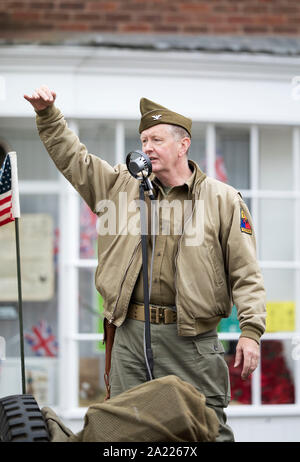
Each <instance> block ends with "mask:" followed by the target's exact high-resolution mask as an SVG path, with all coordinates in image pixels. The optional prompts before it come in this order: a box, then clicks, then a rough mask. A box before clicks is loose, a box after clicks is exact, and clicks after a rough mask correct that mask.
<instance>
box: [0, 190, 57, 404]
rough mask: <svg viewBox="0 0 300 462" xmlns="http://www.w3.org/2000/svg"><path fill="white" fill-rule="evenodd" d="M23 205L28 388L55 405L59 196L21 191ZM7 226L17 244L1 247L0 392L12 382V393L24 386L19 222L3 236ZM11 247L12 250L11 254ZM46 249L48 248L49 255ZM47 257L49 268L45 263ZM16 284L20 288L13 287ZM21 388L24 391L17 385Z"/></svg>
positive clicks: (24, 310)
mask: <svg viewBox="0 0 300 462" xmlns="http://www.w3.org/2000/svg"><path fill="white" fill-rule="evenodd" d="M20 207H21V219H20V226H19V228H20V251H21V276H22V296H23V297H22V298H23V303H22V305H23V322H24V337H25V340H24V348H25V366H26V380H27V391H28V392H29V393H30V392H31V391H33V392H34V393H33V394H34V395H35V396H36V398H37V399H38V402H39V404H40V402H42V404H46V403H47V404H48V405H49V403H51V404H54V403H55V401H56V399H57V389H56V386H57V383H58V380H57V377H56V374H57V361H58V354H59V345H58V343H57V330H58V326H57V305H58V299H57V298H58V297H57V295H58V294H57V277H58V267H57V256H58V245H59V243H58V198H57V196H50V195H49V196H48V195H34V196H33V195H32V196H31V195H21V197H20ZM48 218H51V220H48ZM25 220H26V226H25ZM30 226H31V228H30ZM30 230H31V231H30ZM7 231H8V232H9V233H10V235H11V236H12V244H11V245H10V246H8V242H9V240H8V239H7V245H6V246H1V250H0V284H1V286H2V287H5V289H3V290H2V291H1V295H0V336H2V337H4V338H5V340H6V358H7V359H6V361H5V362H3V365H1V366H2V367H1V369H0V396H3V395H5V394H6V393H7V391H8V390H7V386H8V384H10V390H9V394H12V393H14V392H20V387H21V375H20V367H21V366H20V346H19V344H20V337H19V320H18V294H17V271H16V263H15V260H14V258H15V248H14V245H15V241H14V235H15V234H14V233H15V231H14V223H9V224H8V225H5V226H4V227H1V229H0V239H1V237H3V233H6V232H7ZM46 244H47V245H46ZM9 247H10V250H12V255H10V254H8V252H9ZM44 251H45V252H46V251H47V253H46V254H44V253H43V252H44ZM3 262H5V263H3ZM47 262H48V265H49V266H48V267H46V266H45V265H47ZM49 280H50V282H49ZM13 284H15V286H13ZM13 287H15V290H12V289H13ZM45 287H46V289H45ZM11 294H12V295H11ZM18 387H19V391H18V390H14V388H18ZM30 390H31V391H30ZM44 400H45V401H44Z"/></svg>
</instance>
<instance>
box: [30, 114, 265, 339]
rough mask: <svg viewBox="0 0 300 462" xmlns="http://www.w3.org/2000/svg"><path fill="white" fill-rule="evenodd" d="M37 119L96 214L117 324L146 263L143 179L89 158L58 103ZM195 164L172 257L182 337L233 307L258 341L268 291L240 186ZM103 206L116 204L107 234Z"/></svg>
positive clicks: (106, 290) (99, 283)
mask: <svg viewBox="0 0 300 462" xmlns="http://www.w3.org/2000/svg"><path fill="white" fill-rule="evenodd" d="M36 120H37V127H38V131H39V134H40V137H41V140H42V141H43V143H44V145H45V147H46V149H47V151H48V153H49V154H50V156H51V158H52V159H53V161H54V163H55V164H56V166H57V168H58V169H59V170H60V171H61V172H62V174H63V175H64V176H65V177H66V179H67V180H68V181H70V183H71V184H72V185H73V186H74V188H75V189H76V190H77V191H78V193H79V194H80V195H81V196H82V198H83V199H84V200H85V201H86V203H87V204H88V206H89V207H90V208H91V210H92V211H94V212H95V213H97V215H98V217H99V227H98V229H99V233H100V234H101V235H99V239H98V267H97V270H96V275H95V281H96V288H97V290H98V291H99V292H100V293H101V295H102V297H103V299H104V308H105V311H104V315H105V317H106V318H107V319H108V320H109V321H110V322H113V323H114V324H115V325H116V326H120V325H121V324H122V323H123V322H124V320H125V318H126V314H127V309H128V305H129V302H130V299H131V295H132V292H133V289H134V286H135V283H136V281H137V278H138V275H139V273H140V269H141V265H142V253H141V237H140V233H139V230H138V227H137V221H138V217H139V208H138V203H139V182H138V181H137V180H136V179H135V178H133V177H132V176H131V175H130V174H129V172H128V170H127V168H126V165H124V164H119V165H116V166H115V167H112V166H110V165H109V164H108V163H107V162H106V161H104V160H102V159H100V158H99V157H97V156H94V155H92V154H89V153H88V151H87V148H86V147H85V146H84V145H83V144H81V143H80V141H79V139H78V137H77V136H76V135H75V134H74V133H73V132H72V131H71V130H70V129H69V128H68V126H67V123H66V121H65V119H64V117H63V115H62V114H61V112H60V111H59V109H58V108H56V107H55V106H52V107H49V108H48V109H46V110H44V111H41V112H39V114H38V115H37V119H36ZM193 165H194V168H196V178H195V181H194V184H193V190H192V194H191V200H190V201H189V203H188V204H187V211H186V215H185V223H184V229H183V232H182V234H181V236H180V238H179V240H178V247H177V253H176V257H175V281H174V283H175V292H176V298H175V300H176V307H177V325H178V334H179V335H182V336H193V335H197V334H199V333H203V332H206V331H207V330H210V329H212V328H214V327H216V326H217V324H218V323H219V321H220V320H221V318H222V317H227V316H229V315H230V313H231V309H232V305H233V303H234V304H235V305H236V307H237V311H238V319H239V322H240V328H241V331H242V336H245V337H249V338H253V339H254V340H256V341H259V338H260V336H261V335H262V334H263V332H264V329H265V290H264V285H263V279H262V275H261V271H260V268H259V265H258V262H257V258H256V242H255V233H254V230H253V223H252V219H251V216H250V213H249V210H248V208H247V206H246V204H245V202H244V201H243V199H242V197H241V195H240V194H239V192H238V191H237V190H236V189H234V188H233V187H231V186H229V185H227V184H225V183H222V182H220V181H217V180H215V179H213V178H209V177H207V176H206V175H205V174H204V173H203V172H202V171H201V170H200V168H199V167H198V166H197V164H195V163H193ZM103 201H106V202H103ZM146 202H147V203H148V204H149V202H150V201H149V200H147V201H146ZM105 204H106V205H107V206H110V205H111V204H114V207H111V211H112V215H114V218H115V222H113V221H112V222H111V223H110V225H111V226H107V228H110V229H109V230H108V233H107V234H106V235H103V228H105V226H104V225H105V223H104V221H105V220H106V221H109V219H108V215H107V213H104V212H103V209H104V208H105V207H104V205H105ZM134 206H135V207H134ZM101 217H102V218H101ZM101 220H102V221H101Z"/></svg>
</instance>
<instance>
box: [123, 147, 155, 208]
mask: <svg viewBox="0 0 300 462" xmlns="http://www.w3.org/2000/svg"><path fill="white" fill-rule="evenodd" d="M126 165H127V168H128V171H129V173H130V174H131V175H132V176H133V177H134V178H136V179H138V180H141V181H142V183H143V185H144V189H145V191H149V196H150V199H154V195H153V186H152V183H151V181H150V179H149V178H148V177H149V176H150V175H151V173H152V164H151V160H150V159H149V157H148V156H147V154H145V153H144V152H143V151H139V150H136V151H131V152H130V153H129V154H127V157H126Z"/></svg>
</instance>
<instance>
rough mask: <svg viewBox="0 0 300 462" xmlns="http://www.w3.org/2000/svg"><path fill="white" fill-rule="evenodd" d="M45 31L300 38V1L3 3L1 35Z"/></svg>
mask: <svg viewBox="0 0 300 462" xmlns="http://www.w3.org/2000/svg"><path fill="white" fill-rule="evenodd" d="M43 31H64V32H74V31H78V32H96V33H104V32H114V33H159V34H161V33H169V34H177V33H180V34H220V35H222V34H232V35H233V34H237V35H245V34H246V35H251V34H256V35H293V36H295V35H299V34H300V0H85V1H83V0H23V1H15V0H0V36H5V33H7V32H10V33H11V34H12V33H13V34H15V35H16V36H17V35H22V34H26V33H28V32H36V33H38V32H43Z"/></svg>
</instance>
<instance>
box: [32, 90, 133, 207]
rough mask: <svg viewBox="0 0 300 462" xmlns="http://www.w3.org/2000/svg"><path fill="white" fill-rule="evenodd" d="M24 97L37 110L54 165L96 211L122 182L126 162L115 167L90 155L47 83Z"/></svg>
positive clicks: (38, 125)
mask: <svg viewBox="0 0 300 462" xmlns="http://www.w3.org/2000/svg"><path fill="white" fill-rule="evenodd" d="M24 98H25V99H26V100H27V101H29V102H30V103H31V104H32V106H33V108H34V110H35V111H36V113H37V117H36V123H37V128H38V132H39V135H40V138H41V140H42V142H43V143H44V145H45V148H46V150H47V151H48V153H49V155H50V156H51V158H52V160H53V161H54V163H55V165H56V166H57V168H58V169H59V170H60V172H61V173H62V174H63V175H64V176H65V177H66V179H67V180H68V181H69V182H70V183H71V184H72V185H73V186H74V188H75V189H76V190H77V191H78V193H79V194H80V195H81V196H82V198H83V199H84V200H85V202H86V203H87V204H88V206H89V207H90V208H91V210H92V211H94V212H95V210H96V207H97V203H98V202H99V201H101V200H103V199H108V198H109V195H110V192H111V191H112V189H113V188H114V186H115V185H116V183H117V182H122V181H123V178H124V175H126V172H127V170H126V167H125V165H117V166H116V167H112V166H111V165H109V164H108V163H107V162H106V161H104V160H102V159H100V157H98V156H95V155H92V154H89V152H88V150H87V148H86V146H85V145H84V144H82V143H81V142H80V140H79V138H78V136H77V135H76V134H75V133H74V132H73V131H72V130H70V128H69V127H68V125H67V122H66V120H65V119H64V117H63V114H62V113H61V112H60V110H59V109H58V108H57V107H55V105H54V101H55V99H56V93H55V92H54V91H52V90H50V89H49V88H48V87H47V86H46V85H43V86H41V87H40V88H37V89H36V90H35V91H34V92H33V94H32V95H31V96H29V95H24Z"/></svg>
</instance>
